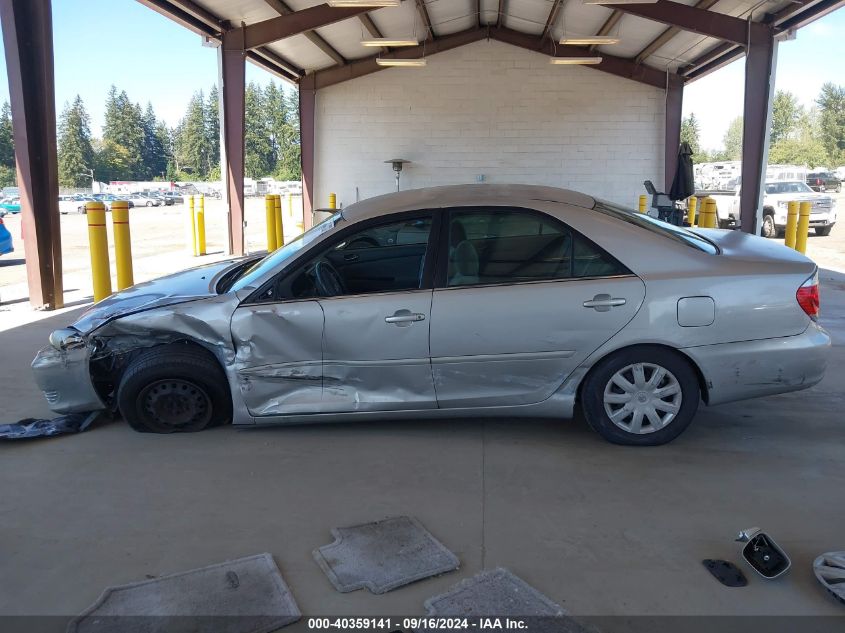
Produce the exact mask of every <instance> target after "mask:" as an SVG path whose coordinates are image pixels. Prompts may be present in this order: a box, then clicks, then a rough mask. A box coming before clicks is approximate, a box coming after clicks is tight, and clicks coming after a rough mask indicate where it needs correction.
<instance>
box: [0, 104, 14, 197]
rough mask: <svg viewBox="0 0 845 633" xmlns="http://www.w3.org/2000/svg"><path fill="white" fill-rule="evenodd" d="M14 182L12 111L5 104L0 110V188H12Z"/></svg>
mask: <svg viewBox="0 0 845 633" xmlns="http://www.w3.org/2000/svg"><path fill="white" fill-rule="evenodd" d="M15 181H16V167H15V139H14V134H13V132H12V109H11V108H10V107H9V103H8V102H6V103H4V104H3V106H2V108H0V187H11V186H14V184H15Z"/></svg>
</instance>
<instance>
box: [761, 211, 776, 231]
mask: <svg viewBox="0 0 845 633" xmlns="http://www.w3.org/2000/svg"><path fill="white" fill-rule="evenodd" d="M763 229H764V230H765V231H766V235H771V234H772V232H773V231H774V230H775V222H774V220H772V217H771V216H770V215H767V216H766V217H765V218H763Z"/></svg>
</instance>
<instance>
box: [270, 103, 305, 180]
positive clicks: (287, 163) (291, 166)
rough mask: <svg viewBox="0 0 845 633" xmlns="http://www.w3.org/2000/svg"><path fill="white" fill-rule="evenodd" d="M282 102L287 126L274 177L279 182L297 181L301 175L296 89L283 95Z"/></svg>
mask: <svg viewBox="0 0 845 633" xmlns="http://www.w3.org/2000/svg"><path fill="white" fill-rule="evenodd" d="M284 102H285V112H286V113H287V125H286V126H285V138H284V141H283V143H282V148H281V152H280V156H279V162H278V163H277V165H276V177H277V178H278V179H279V180H299V179H300V178H301V175H302V166H301V163H300V154H301V149H300V148H301V145H300V136H299V93H298V92H297V91H296V89H293V90H288V91H287V93H285V96H284Z"/></svg>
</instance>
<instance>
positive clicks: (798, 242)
mask: <svg viewBox="0 0 845 633" xmlns="http://www.w3.org/2000/svg"><path fill="white" fill-rule="evenodd" d="M812 210H813V203H812V202H802V203H801V207H800V209H799V211H798V228H797V229H796V231H797V232H796V234H795V250H796V251H798V252H799V253H806V252H807V233H809V232H810V213H812Z"/></svg>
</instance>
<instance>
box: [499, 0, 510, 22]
mask: <svg viewBox="0 0 845 633" xmlns="http://www.w3.org/2000/svg"><path fill="white" fill-rule="evenodd" d="M507 12H508V0H499V11H498V13H496V26H497V27H499V26H502V24H504V22H505V14H506V13H507Z"/></svg>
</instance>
